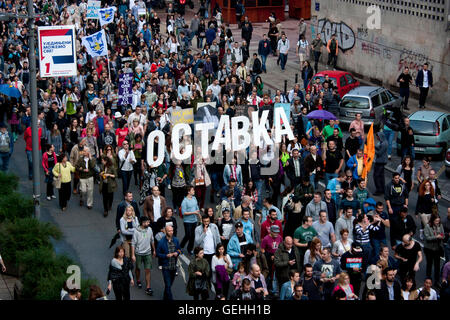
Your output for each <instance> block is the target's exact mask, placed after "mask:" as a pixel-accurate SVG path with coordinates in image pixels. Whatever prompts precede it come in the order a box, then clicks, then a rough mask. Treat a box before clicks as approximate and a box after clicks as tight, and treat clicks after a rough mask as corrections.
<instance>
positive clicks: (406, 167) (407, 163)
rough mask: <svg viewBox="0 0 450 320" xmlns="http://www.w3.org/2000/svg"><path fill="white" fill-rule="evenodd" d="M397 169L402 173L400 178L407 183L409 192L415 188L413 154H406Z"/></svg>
mask: <svg viewBox="0 0 450 320" xmlns="http://www.w3.org/2000/svg"><path fill="white" fill-rule="evenodd" d="M396 171H397V172H398V173H399V174H400V180H401V181H402V182H403V183H404V184H406V187H407V189H408V192H411V191H412V190H413V188H414V183H413V177H414V174H415V169H414V161H413V160H412V158H411V156H409V155H407V156H405V157H404V158H403V160H402V163H401V164H399V165H398V167H397V170H396Z"/></svg>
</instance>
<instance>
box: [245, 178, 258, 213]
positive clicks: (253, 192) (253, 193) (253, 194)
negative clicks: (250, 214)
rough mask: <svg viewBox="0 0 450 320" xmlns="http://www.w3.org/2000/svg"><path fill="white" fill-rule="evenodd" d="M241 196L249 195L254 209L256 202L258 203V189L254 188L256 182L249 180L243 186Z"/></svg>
mask: <svg viewBox="0 0 450 320" xmlns="http://www.w3.org/2000/svg"><path fill="white" fill-rule="evenodd" d="M243 196H249V197H250V199H251V200H252V203H251V204H250V206H251V208H252V209H253V210H254V209H255V206H256V204H257V203H258V197H259V195H258V189H257V188H256V184H255V183H254V182H253V180H250V181H249V182H247V184H246V185H245V187H244V190H243V191H242V197H243Z"/></svg>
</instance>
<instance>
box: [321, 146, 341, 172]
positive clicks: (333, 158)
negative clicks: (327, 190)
mask: <svg viewBox="0 0 450 320" xmlns="http://www.w3.org/2000/svg"><path fill="white" fill-rule="evenodd" d="M326 156H327V159H326V165H325V172H326V173H335V171H336V170H337V169H338V168H339V162H340V161H341V160H342V159H343V158H342V154H341V153H340V152H339V151H337V150H335V151H331V150H327V153H326Z"/></svg>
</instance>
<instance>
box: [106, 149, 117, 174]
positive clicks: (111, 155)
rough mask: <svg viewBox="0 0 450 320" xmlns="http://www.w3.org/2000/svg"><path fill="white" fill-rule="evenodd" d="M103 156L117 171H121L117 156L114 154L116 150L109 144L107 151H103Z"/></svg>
mask: <svg viewBox="0 0 450 320" xmlns="http://www.w3.org/2000/svg"><path fill="white" fill-rule="evenodd" d="M103 156H104V157H107V158H109V160H111V163H112V166H113V167H114V169H115V170H116V171H117V170H119V165H118V160H117V155H116V153H115V152H114V148H113V146H112V145H110V144H108V145H106V146H105V149H104V150H103Z"/></svg>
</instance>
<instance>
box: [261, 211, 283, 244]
mask: <svg viewBox="0 0 450 320" xmlns="http://www.w3.org/2000/svg"><path fill="white" fill-rule="evenodd" d="M268 218H269V219H266V221H264V222H263V223H262V224H261V242H262V241H263V240H264V238H265V237H266V236H267V235H268V234H270V228H271V227H272V226H274V225H275V226H278V227H279V228H280V236H281V238H283V229H282V225H281V221H280V220H277V212H276V211H275V209H270V210H269V217H268Z"/></svg>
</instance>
